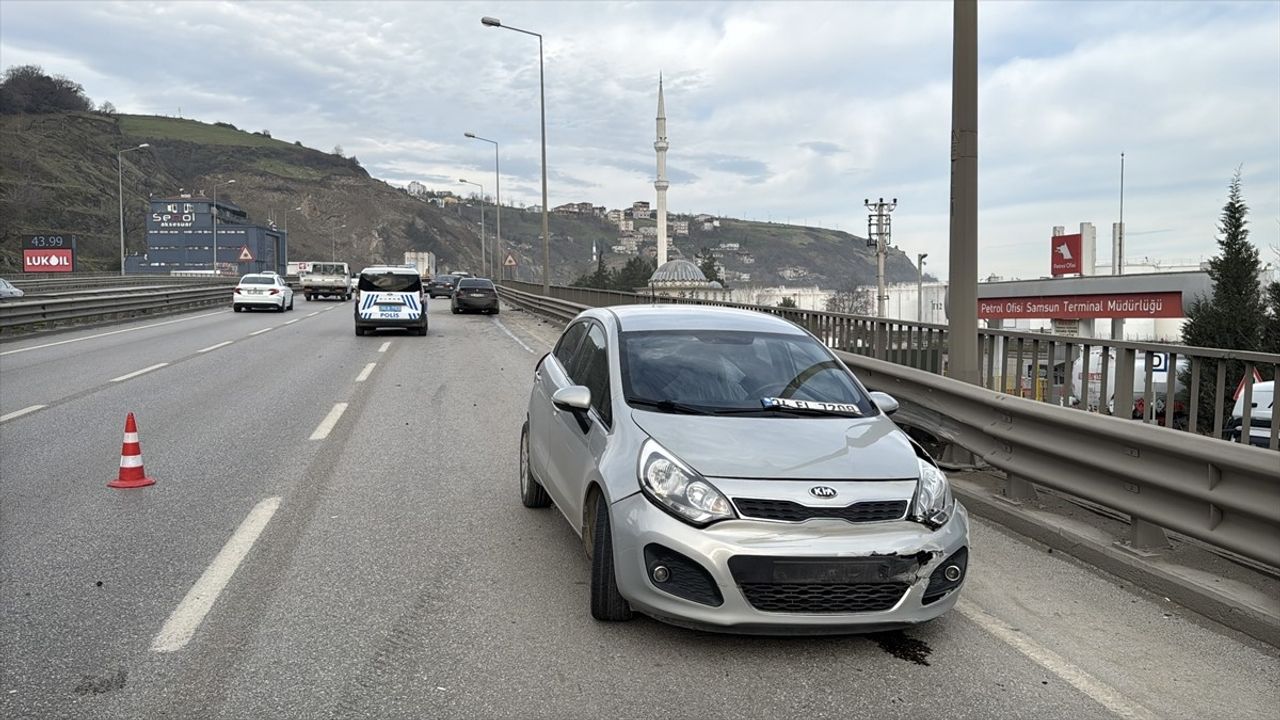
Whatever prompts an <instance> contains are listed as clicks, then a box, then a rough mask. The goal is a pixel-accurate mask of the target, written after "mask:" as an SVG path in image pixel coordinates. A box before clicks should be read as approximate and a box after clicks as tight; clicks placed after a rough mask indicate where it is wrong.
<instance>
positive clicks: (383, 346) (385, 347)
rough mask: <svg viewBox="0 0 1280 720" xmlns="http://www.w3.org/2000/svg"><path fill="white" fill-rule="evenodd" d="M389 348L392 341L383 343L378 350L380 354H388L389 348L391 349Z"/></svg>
mask: <svg viewBox="0 0 1280 720" xmlns="http://www.w3.org/2000/svg"><path fill="white" fill-rule="evenodd" d="M389 347H391V341H390V340H388V341H386V342H384V343H382V347H379V348H378V352H380V353H384V352H386V351H387V348H389Z"/></svg>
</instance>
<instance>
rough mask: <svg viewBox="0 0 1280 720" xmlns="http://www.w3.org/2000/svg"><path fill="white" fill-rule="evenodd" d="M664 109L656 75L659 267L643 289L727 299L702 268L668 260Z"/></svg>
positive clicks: (724, 291) (685, 262)
mask: <svg viewBox="0 0 1280 720" xmlns="http://www.w3.org/2000/svg"><path fill="white" fill-rule="evenodd" d="M669 147H671V145H670V143H668V142H667V108H666V103H665V102H664V101H663V98H662V78H661V77H659V78H658V137H657V140H656V141H654V143H653V149H654V150H655V151H657V153H658V179H657V180H655V181H654V182H653V187H654V189H655V190H657V191H658V202H657V221H658V269H657V270H655V271H654V272H653V276H652V277H650V278H649V285H648V287H645V288H643V289H642V291H643V292H648V293H651V294H654V295H665V296H669V297H685V298H698V299H700V300H728V299H729V295H730V294H729V291H728V290H725V289H724V288H723V287H722V286H721V285H720V283H718V282H716V281H714V280H707V276H706V275H704V274H703V273H702V270H701V269H700V268H699V267H698V266H697V265H695V264H694V263H692V262H689V261H688V260H667V188H669V187H670V186H671V183H669V182H667V149H668V148H669Z"/></svg>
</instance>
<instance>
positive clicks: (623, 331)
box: [519, 306, 969, 634]
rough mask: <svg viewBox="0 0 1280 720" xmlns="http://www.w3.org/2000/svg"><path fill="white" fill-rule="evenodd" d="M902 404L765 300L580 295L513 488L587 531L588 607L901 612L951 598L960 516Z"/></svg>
mask: <svg viewBox="0 0 1280 720" xmlns="http://www.w3.org/2000/svg"><path fill="white" fill-rule="evenodd" d="M897 407H898V404H897V402H895V401H894V399H893V398H891V397H889V396H888V395H885V394H883V393H870V392H868V391H867V390H866V389H865V388H864V387H863V386H862V384H861V383H860V382H859V381H858V379H857V378H856V377H855V376H854V374H853V373H852V372H851V371H850V370H849V369H848V368H847V367H846V366H845V365H844V363H842V362H841V361H840V360H839V359H838V358H837V357H836V356H834V355H833V354H832V353H831V351H830V350H828V349H827V348H826V347H825V346H824V345H823V344H822V343H821V342H819V341H818V340H817V339H816V338H815V337H814V336H812V335H811V334H809V333H808V332H806V331H805V330H803V329H801V328H799V327H798V326H796V325H794V324H792V323H790V322H788V321H786V320H783V319H781V318H778V317H775V316H772V315H765V314H760V313H755V312H750V311H745V310H737V309H727V308H711V307H692V306H617V307H611V308H598V309H591V310H587V311H584V312H583V313H582V314H580V315H579V316H578V317H577V318H576V319H575V320H574V321H573V322H572V323H571V324H570V325H569V326H568V327H567V328H566V329H565V331H564V333H563V334H562V335H561V337H560V339H559V342H558V343H557V344H556V346H555V349H554V350H553V351H552V352H551V353H549V354H548V355H546V356H545V357H544V358H543V359H542V360H541V361H540V362H539V363H538V365H537V369H536V370H535V372H534V380H533V390H532V392H531V394H530V397H529V407H528V415H527V417H526V420H525V423H524V427H523V429H522V431H521V437H520V464H519V467H520V494H521V500H522V502H523V504H524V505H525V506H526V507H530V508H541V507H547V506H549V505H551V504H552V503H554V504H555V506H556V507H557V508H559V510H560V512H561V513H562V514H563V515H564V517H565V519H566V520H568V522H569V525H570V527H571V528H573V530H574V532H576V533H577V534H578V535H579V536H580V537H581V538H582V541H583V544H584V545H585V547H586V551H587V555H588V557H589V558H590V563H591V583H590V606H591V614H592V616H593V617H595V618H596V619H598V620H625V619H628V618H630V617H631V616H632V613H633V612H636V611H638V612H641V613H644V614H647V615H650V616H652V617H654V618H657V619H659V620H663V621H667V622H672V623H675V624H680V625H687V626H693V627H699V628H704V629H714V630H723V631H731V632H764V633H780V634H789V633H815V632H817V633H821V632H849V631H854V632H857V631H871V630H882V629H887V628H894V627H903V626H909V625H912V624H916V623H921V622H925V621H928V620H930V619H933V618H936V617H938V616H939V615H942V614H943V613H945V612H947V611H948V610H949V609H951V607H952V606H953V605H955V603H956V599H957V595H958V593H959V591H960V589H961V587H962V586H963V584H964V581H965V577H966V575H967V570H968V532H969V530H968V527H969V526H968V516H967V514H966V512H965V509H964V507H963V506H962V505H960V504H959V503H958V502H956V501H955V499H954V497H953V496H952V493H951V489H950V486H949V484H948V481H947V477H946V475H945V474H944V473H943V472H942V470H940V469H939V468H938V466H937V465H936V464H935V463H934V461H933V460H932V459H930V457H929V456H928V454H927V453H926V452H925V451H924V450H923V449H922V448H921V447H920V446H919V445H918V444H916V443H915V442H914V441H913V440H911V439H910V438H909V437H908V436H907V435H906V434H905V433H903V432H902V431H901V430H899V429H898V427H897V426H896V425H895V424H894V423H893V421H892V420H890V419H889V417H888V415H889V414H891V413H893V412H894V411H895V410H896V409H897Z"/></svg>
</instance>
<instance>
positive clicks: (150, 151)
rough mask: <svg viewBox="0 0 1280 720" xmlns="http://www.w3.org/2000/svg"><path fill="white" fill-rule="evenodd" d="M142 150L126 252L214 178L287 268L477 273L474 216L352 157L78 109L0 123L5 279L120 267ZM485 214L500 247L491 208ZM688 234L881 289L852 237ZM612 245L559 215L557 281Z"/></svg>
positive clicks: (535, 269)
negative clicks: (53, 266)
mask: <svg viewBox="0 0 1280 720" xmlns="http://www.w3.org/2000/svg"><path fill="white" fill-rule="evenodd" d="M140 143H148V144H149V145H150V147H149V148H147V149H144V150H139V151H136V152H130V153H128V154H127V155H125V162H124V203H125V216H124V226H125V238H126V245H127V247H128V248H129V250H130V252H134V251H138V250H141V249H142V248H143V247H144V245H145V239H144V235H145V222H144V219H145V213H146V212H147V198H148V197H150V196H151V195H157V196H166V195H172V194H175V193H177V192H178V191H179V190H180V189H186V190H188V191H197V192H198V191H206V192H207V191H209V190H210V189H211V188H212V184H213V182H214V181H215V180H217V181H226V180H230V179H234V180H235V181H236V182H235V184H234V185H221V186H220V189H219V196H220V197H223V198H226V199H228V200H232V201H234V202H235V203H237V204H238V205H240V206H241V207H242V208H244V209H245V210H247V211H248V213H249V216H250V218H252V219H253V220H254V221H255V222H259V223H265V222H266V221H267V220H268V219H269V218H271V217H273V216H274V217H275V218H276V222H277V224H278V225H280V226H282V227H285V228H287V229H288V230H289V257H290V258H292V259H295V260H320V259H328V258H329V257H330V254H331V253H335V254H336V256H337V258H338V259H339V260H345V261H347V262H349V263H351V264H352V265H356V266H359V265H363V264H371V263H377V262H399V261H400V260H401V258H402V257H403V253H404V251H406V250H430V251H432V252H435V253H436V255H437V257H438V258H439V261H440V264H441V267H443V268H448V269H455V268H466V269H470V270H473V271H474V270H478V269H479V266H480V240H479V207H478V206H477V205H474V204H473V205H462V206H457V207H450V208H439V207H437V206H436V205H434V204H432V203H429V202H425V201H423V200H421V199H418V198H415V197H412V196H410V195H409V194H408V193H406V192H405V191H404V190H401V189H399V188H396V187H393V186H391V185H389V184H387V183H385V182H383V181H381V180H377V179H375V178H371V177H370V176H369V174H368V173H367V172H365V170H364V169H363V168H361V167H360V165H359V164H358V163H357V162H356V161H355V160H354V159H348V158H344V157H341V156H339V155H334V154H331V153H325V152H321V151H318V150H313V149H311V148H307V147H303V146H302V145H300V144H298V143H290V142H286V141H283V140H278V139H274V138H272V137H270V136H268V135H265V134H262V133H251V132H246V131H242V130H238V129H236V128H234V127H232V126H230V125H226V124H208V123H203V122H199V121H195V120H185V119H178V118H168V117H155V116H139V115H102V114H97V113H88V112H73V113H60V114H44V115H5V116H0V273H3V274H5V275H13V274H15V273H17V272H20V270H21V263H20V255H21V252H20V249H19V248H20V240H21V238H22V237H23V236H26V235H33V234H48V233H57V234H62V235H74V236H76V237H77V238H78V239H79V263H80V268H81V269H83V270H101V271H112V270H115V269H117V268H118V267H119V260H118V255H119V225H118V223H119V219H118V217H119V215H118V210H117V190H116V151H117V150H118V149H120V148H130V147H136V146H137V145H138V144H140ZM296 208H300V209H296ZM486 214H487V228H486V229H487V235H488V236H489V237H490V238H492V236H493V230H494V218H493V208H492V207H488V208H487V210H486ZM673 219H674V218H673ZM638 224H640V225H644V224H648V225H652V224H653V222H652V221H644V220H641V221H639V222H638ZM344 225H345V227H342V226H344ZM691 226H692V227H691V233H690V235H688V236H686V237H673V238H672V241H673V243H674V250H673V251H672V257H685V258H689V259H692V258H694V256H695V255H697V254H698V253H699V252H700V251H701V250H702V249H703V248H718V247H719V246H720V245H721V244H722V243H735V242H736V243H738V244H739V247H738V249H737V250H728V251H724V252H723V257H722V259H721V261H722V262H723V264H724V266H725V268H726V270H728V271H730V272H746V273H750V274H751V279H750V281H749V284H752V285H777V284H781V283H790V284H792V285H806V284H807V285H821V286H823V287H827V288H840V287H846V286H849V285H850V284H870V283H874V282H875V255H874V253H872V252H870V251H869V250H868V248H867V247H866V243H865V242H864V241H863V240H862V239H861V238H857V237H855V236H853V235H850V234H848V233H842V232H837V231H832V230H825V229H821V228H809V227H801V226H795V225H784V224H775V223H761V222H747V221H741V220H732V219H722V220H721V222H720V226H719V227H717V228H714V229H712V230H709V231H707V230H703V229H702V226H701V224H699V223H691ZM502 229H503V240H504V245H506V246H507V247H508V248H509V249H510V250H511V251H513V252H514V253H515V255H516V256H517V259H518V262H519V266H518V268H517V277H518V278H520V279H524V280H537V279H539V278H540V277H541V263H542V246H541V242H540V241H539V237H540V233H541V216H540V215H539V214H538V213H531V212H527V211H524V210H521V209H518V208H515V207H506V208H504V209H503V228H502ZM617 234H618V233H617V230H616V228H615V227H614V226H613V225H612V224H610V223H608V222H607V221H606V220H604V219H603V218H596V217H574V216H560V215H553V216H552V217H551V237H552V243H551V253H552V257H551V260H552V263H551V264H552V277H553V279H554V280H555V281H556V282H560V283H567V282H570V281H571V280H573V279H574V278H576V277H578V276H579V275H581V274H583V273H584V272H588V271H590V270H591V269H593V268H592V264H591V252H592V251H591V248H592V245H593V244H596V246H597V247H599V248H601V249H603V250H605V251H606V256H605V260H606V262H607V263H608V264H610V265H613V266H620V265H622V264H624V263H625V262H626V261H627V259H628V258H629V256H626V255H616V254H613V253H612V252H610V251H609V250H608V249H609V248H611V247H612V246H613V245H615V244H617ZM752 259H753V260H754V262H750V260H752ZM784 272H785V275H784ZM887 274H888V277H889V279H890V282H894V281H909V280H914V279H915V269H914V267H913V266H912V264H911V262H910V260H909V259H908V258H907V257H906V256H905V255H903V254H902V253H900V252H897V251H894V252H892V253H891V254H890V256H889V262H888V271H887ZM730 277H731V278H732V277H733V276H732V275H731V276H730ZM732 282H733V283H734V284H738V285H742V284H748V283H747V282H743V281H732Z"/></svg>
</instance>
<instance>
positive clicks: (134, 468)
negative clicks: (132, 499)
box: [107, 413, 156, 488]
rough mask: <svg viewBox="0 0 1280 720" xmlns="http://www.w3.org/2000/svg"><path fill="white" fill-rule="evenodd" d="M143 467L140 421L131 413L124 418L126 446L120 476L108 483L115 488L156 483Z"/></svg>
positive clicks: (136, 486)
mask: <svg viewBox="0 0 1280 720" xmlns="http://www.w3.org/2000/svg"><path fill="white" fill-rule="evenodd" d="M155 484H156V481H155V480H152V479H151V478H149V477H147V472H146V471H145V470H143V469H142V444H141V443H139V442H138V423H137V422H135V421H134V419H133V413H129V415H128V417H126V418H125V420H124V446H123V447H121V448H120V477H118V478H116V479H115V480H114V481H112V482H109V483H107V487H113V488H140V487H146V486H148V485H155Z"/></svg>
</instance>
